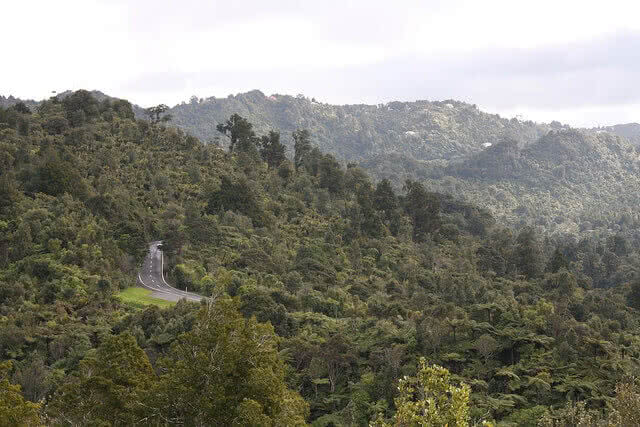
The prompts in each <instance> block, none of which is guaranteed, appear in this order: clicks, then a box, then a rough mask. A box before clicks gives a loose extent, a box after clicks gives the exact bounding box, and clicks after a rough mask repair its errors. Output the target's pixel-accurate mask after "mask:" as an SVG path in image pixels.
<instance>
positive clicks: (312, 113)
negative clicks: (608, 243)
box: [171, 91, 640, 235]
mask: <svg viewBox="0 0 640 427" xmlns="http://www.w3.org/2000/svg"><path fill="white" fill-rule="evenodd" d="M232 113H239V114H241V115H243V116H246V117H248V118H249V119H250V120H251V121H253V122H254V123H256V128H257V129H259V130H260V131H262V132H266V131H267V130H268V129H271V128H277V129H280V130H282V131H283V133H284V136H285V138H284V141H285V143H287V141H288V139H287V138H286V136H287V135H288V134H290V132H292V131H294V130H295V129H298V128H305V129H309V130H310V131H311V133H312V135H313V141H314V143H315V144H317V145H318V146H319V147H320V148H321V149H322V150H324V151H327V152H330V153H332V154H334V155H336V156H337V157H338V158H340V159H343V160H346V161H354V162H356V163H358V164H359V165H360V166H362V167H363V168H365V169H366V170H367V171H368V173H370V174H371V175H372V176H373V177H374V178H375V179H376V180H381V179H384V178H388V179H390V180H391V181H392V183H393V184H394V185H395V187H396V188H398V189H400V188H402V186H403V185H404V182H405V180H406V179H412V180H416V179H417V180H420V181H422V182H425V183H427V184H428V186H429V187H430V188H432V189H434V190H436V191H440V192H444V193H447V194H451V195H454V196H456V197H462V198H465V199H467V200H469V201H471V202H472V203H474V204H476V205H479V206H481V207H483V208H485V209H488V210H490V211H491V212H492V213H493V214H494V215H495V216H496V218H497V219H498V220H499V221H500V222H502V223H504V224H509V225H511V226H517V227H521V226H524V225H526V224H530V225H538V226H542V227H543V229H544V230H545V231H547V232H548V233H550V234H553V233H564V234H566V233H571V234H576V235H582V234H584V233H585V232H592V230H594V229H597V230H598V231H597V232H598V233H604V234H612V233H614V234H615V233H616V232H618V231H619V230H620V227H621V225H622V223H627V224H631V223H633V224H635V223H636V221H637V217H638V214H637V210H636V209H635V207H636V206H637V202H638V200H637V197H636V194H637V189H638V188H640V187H639V184H640V181H639V180H638V178H637V161H638V159H637V155H636V153H635V150H634V147H633V146H632V145H631V144H629V141H628V140H627V138H629V140H630V141H631V142H632V143H634V141H636V138H637V137H638V133H637V131H638V128H637V126H635V125H634V124H628V125H616V126H613V127H611V128H606V129H604V130H606V131H605V132H603V130H602V129H600V130H598V131H597V132H596V131H593V130H592V131H586V130H585V131H574V130H571V129H570V128H568V127H567V126H563V125H561V124H559V123H557V122H553V123H552V124H550V125H544V124H535V123H532V122H521V121H518V120H516V119H511V120H507V119H502V118H500V117H498V116H496V115H491V114H486V113H483V112H481V111H479V110H478V109H477V108H476V107H475V106H472V105H468V104H464V103H461V102H456V101H442V102H428V101H417V102H405V103H401V102H392V103H389V104H385V105H377V106H367V105H347V106H335V105H327V104H321V103H318V102H315V101H314V100H309V99H307V98H304V97H302V96H299V97H296V98H294V97H291V96H280V95H273V96H265V95H263V94H262V93H261V92H259V91H253V92H249V93H245V94H239V95H236V96H230V97H228V98H225V99H216V98H209V99H205V100H197V99H195V98H194V99H193V100H192V101H191V102H190V103H188V104H187V103H183V104H181V105H177V106H175V107H174V108H172V109H171V114H173V116H174V123H175V124H176V125H178V126H180V127H182V128H183V129H185V130H187V131H188V132H192V133H194V134H196V135H198V136H199V137H200V138H202V139H204V140H209V141H214V140H217V138H219V133H218V132H217V131H216V130H215V126H216V124H217V123H218V122H220V121H221V120H223V119H224V117H226V116H229V115H230V114H232ZM616 135H618V136H619V137H616ZM505 140H511V141H515V144H511V145H509V144H505V143H504V141H505ZM222 141H224V140H222ZM288 145H289V147H290V150H289V151H290V152H291V142H289V143H288Z"/></svg>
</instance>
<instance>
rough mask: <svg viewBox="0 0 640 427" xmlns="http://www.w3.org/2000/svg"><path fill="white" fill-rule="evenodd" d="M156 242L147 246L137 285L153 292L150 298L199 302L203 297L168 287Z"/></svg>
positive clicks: (158, 244) (158, 243) (160, 253)
mask: <svg viewBox="0 0 640 427" xmlns="http://www.w3.org/2000/svg"><path fill="white" fill-rule="evenodd" d="M161 243H162V242H161V241H159V240H157V241H155V242H151V243H150V244H149V253H148V254H147V256H146V257H145V259H144V262H143V263H142V267H141V268H140V272H139V273H138V283H139V284H140V286H142V287H143V288H146V289H149V290H151V291H153V294H152V296H153V297H155V298H160V299H163V300H167V301H178V300H181V299H182V298H186V299H187V300H189V301H200V300H201V299H203V298H204V297H203V296H201V295H198V294H194V293H193V292H186V291H183V290H180V289H176V288H174V287H173V286H171V285H169V284H168V283H167V281H166V280H165V279H164V260H163V257H162V251H161V250H160V249H159V246H160V244H161Z"/></svg>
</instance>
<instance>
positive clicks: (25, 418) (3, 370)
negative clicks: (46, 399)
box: [0, 362, 44, 427]
mask: <svg viewBox="0 0 640 427" xmlns="http://www.w3.org/2000/svg"><path fill="white" fill-rule="evenodd" d="M10 370H11V362H3V363H1V364H0V414H2V417H0V426H3V427H4V426H6V427H10V426H41V425H44V424H43V422H42V419H41V417H40V407H41V405H40V404H38V403H32V402H29V401H27V400H25V399H24V397H22V394H21V393H20V386H18V385H14V384H11V383H10V382H9V379H8V374H9V371H10Z"/></svg>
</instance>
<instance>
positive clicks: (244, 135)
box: [216, 114, 258, 152]
mask: <svg viewBox="0 0 640 427" xmlns="http://www.w3.org/2000/svg"><path fill="white" fill-rule="evenodd" d="M216 129H217V130H218V132H220V133H222V134H224V135H227V136H228V137H229V139H230V140H231V142H230V143H229V151H230V152H233V151H234V150H238V151H245V152H246V151H249V150H251V149H252V148H253V149H255V147H256V145H257V142H258V140H257V138H256V135H255V133H254V132H253V125H252V124H251V123H249V121H248V120H247V119H245V118H244V117H242V116H240V115H239V114H232V115H231V117H229V119H228V120H227V121H226V122H225V123H219V124H218V125H217V126H216Z"/></svg>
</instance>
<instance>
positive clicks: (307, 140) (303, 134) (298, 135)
mask: <svg viewBox="0 0 640 427" xmlns="http://www.w3.org/2000/svg"><path fill="white" fill-rule="evenodd" d="M293 141H294V145H293V149H294V151H295V153H294V155H293V164H294V165H295V167H296V170H298V168H300V166H302V165H303V163H304V161H305V159H306V157H307V156H308V155H309V153H311V133H309V131H308V130H307V129H298V130H296V131H295V132H293Z"/></svg>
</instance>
